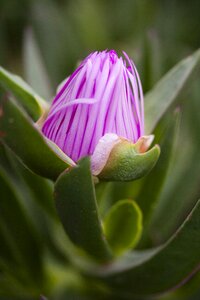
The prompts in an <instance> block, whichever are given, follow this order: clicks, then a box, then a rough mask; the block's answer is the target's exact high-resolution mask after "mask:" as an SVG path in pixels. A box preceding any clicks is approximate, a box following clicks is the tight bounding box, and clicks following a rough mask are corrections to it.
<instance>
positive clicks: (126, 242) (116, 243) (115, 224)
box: [104, 200, 142, 255]
mask: <svg viewBox="0 0 200 300" xmlns="http://www.w3.org/2000/svg"><path fill="white" fill-rule="evenodd" d="M104 232H105V236H106V238H107V241H108V243H109V245H110V247H111V249H112V250H113V252H114V253H115V254H116V255H120V254H122V253H123V252H125V251H127V250H129V249H130V248H133V247H134V246H135V245H136V244H137V242H138V240H139V238H140V236H141V233H142V213H141V210H140V208H139V206H138V205H137V204H136V203H135V202H134V201H133V200H121V201H119V202H117V203H116V204H115V205H113V206H112V207H111V209H110V210H109V211H108V213H107V215H106V216H105V219H104Z"/></svg>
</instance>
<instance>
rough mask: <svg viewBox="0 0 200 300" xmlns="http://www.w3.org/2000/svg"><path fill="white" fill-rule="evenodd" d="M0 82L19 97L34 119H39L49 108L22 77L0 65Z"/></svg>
mask: <svg viewBox="0 0 200 300" xmlns="http://www.w3.org/2000/svg"><path fill="white" fill-rule="evenodd" d="M0 84H1V86H2V87H3V88H5V89H6V90H7V91H8V92H11V93H12V94H13V95H14V96H15V97H16V98H17V100H18V101H19V102H20V103H21V104H22V106H23V107H24V109H25V110H26V111H27V112H28V114H29V115H30V116H31V117H32V118H33V120H34V121H37V120H38V119H39V118H40V116H41V115H42V113H43V111H44V110H46V109H47V107H48V105H47V103H46V102H45V101H44V100H43V99H42V98H41V97H40V96H38V95H37V94H36V92H34V91H33V90H32V88H31V87H30V86H29V85H28V84H27V83H26V82H25V81H23V79H22V78H20V77H19V76H17V75H14V74H12V73H10V72H8V71H6V70H5V69H4V68H2V67H0Z"/></svg>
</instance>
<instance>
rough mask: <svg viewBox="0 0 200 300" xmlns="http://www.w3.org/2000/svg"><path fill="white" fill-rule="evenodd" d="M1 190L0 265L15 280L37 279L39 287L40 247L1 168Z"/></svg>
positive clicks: (40, 273) (34, 232)
mask: <svg viewBox="0 0 200 300" xmlns="http://www.w3.org/2000/svg"><path fill="white" fill-rule="evenodd" d="M0 190H1V199H0V237H1V243H0V254H1V255H0V265H3V266H4V264H5V268H8V269H9V268H10V271H11V270H12V271H11V272H13V274H15V275H16V276H18V275H19V276H24V277H23V279H26V277H27V276H28V277H29V280H30V276H31V279H32V280H33V278H35V276H36V275H37V276H36V277H37V284H38V282H40V281H41V276H42V261H41V252H40V247H41V243H40V240H38V238H37V235H36V231H35V229H34V227H33V225H32V223H31V222H30V220H28V219H27V217H26V215H25V211H24V209H23V206H22V205H21V203H20V199H19V197H18V195H17V194H16V193H15V191H14V189H13V188H12V186H11V185H10V183H9V179H8V178H7V176H6V174H5V172H4V171H3V169H1V168H0ZM33 258H34V259H33ZM18 269H19V270H18ZM24 270H26V271H25V272H26V273H24Z"/></svg>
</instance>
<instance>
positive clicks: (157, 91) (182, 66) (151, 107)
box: [145, 50, 200, 134]
mask: <svg viewBox="0 0 200 300" xmlns="http://www.w3.org/2000/svg"><path fill="white" fill-rule="evenodd" d="M199 64H200V50H198V51H197V52H195V53H194V54H193V55H191V56H189V57H187V58H186V59H184V60H182V61H181V62H180V63H178V64H177V65H176V66H175V67H174V68H173V69H172V70H170V71H169V72H168V73H167V74H166V75H165V76H164V77H163V78H162V79H161V80H160V81H159V82H158V83H157V84H156V85H155V87H154V88H153V89H152V90H151V91H150V92H148V93H147V95H146V96H145V127H146V130H145V132H146V134H149V133H151V132H152V131H153V129H154V128H155V126H156V124H157V122H158V121H159V120H160V118H161V117H162V115H163V114H164V113H165V111H166V110H167V109H168V108H169V107H170V105H171V104H172V103H173V102H174V101H175V100H176V99H177V97H178V96H179V94H180V92H181V91H182V90H183V88H184V87H185V85H186V83H187V81H188V80H189V79H190V77H191V75H192V74H193V72H194V70H195V69H196V67H197V66H199Z"/></svg>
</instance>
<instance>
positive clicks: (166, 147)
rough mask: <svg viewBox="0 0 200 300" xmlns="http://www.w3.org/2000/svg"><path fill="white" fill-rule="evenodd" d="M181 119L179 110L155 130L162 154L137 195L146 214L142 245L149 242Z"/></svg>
mask: <svg viewBox="0 0 200 300" xmlns="http://www.w3.org/2000/svg"><path fill="white" fill-rule="evenodd" d="M179 121H180V113H179V112H176V113H174V114H170V116H169V117H168V118H167V120H163V122H161V124H159V125H158V126H157V128H156V130H155V132H154V133H155V139H156V141H155V142H156V143H159V145H160V147H161V154H160V158H159V160H158V162H157V164H156V166H155V167H154V169H153V170H152V172H151V174H150V175H149V176H147V177H146V178H145V179H144V182H143V187H142V189H141V190H140V192H139V194H138V195H137V203H138V204H139V206H140V208H141V210H142V213H143V216H144V231H143V237H142V240H141V241H140V246H141V245H143V246H144V243H146V242H147V241H146V242H145V239H148V232H149V230H150V223H151V216H152V214H153V213H154V209H155V207H156V204H157V202H158V201H159V200H160V195H161V193H162V190H163V186H164V184H165V181H166V179H167V174H168V169H169V165H170V163H171V162H172V158H173V150H174V149H175V144H176V142H177V135H178V132H179V130H178V129H179V123H180V122H179Z"/></svg>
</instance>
